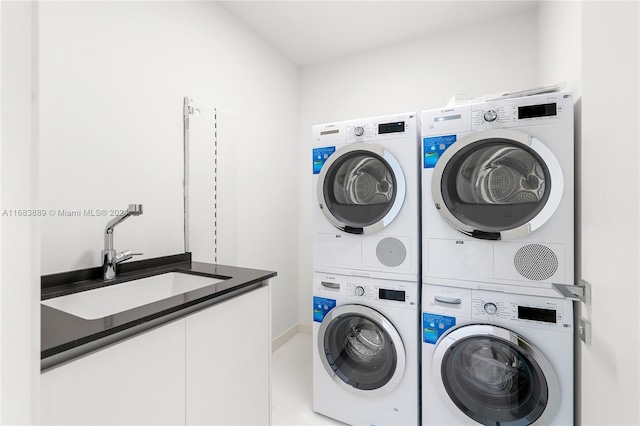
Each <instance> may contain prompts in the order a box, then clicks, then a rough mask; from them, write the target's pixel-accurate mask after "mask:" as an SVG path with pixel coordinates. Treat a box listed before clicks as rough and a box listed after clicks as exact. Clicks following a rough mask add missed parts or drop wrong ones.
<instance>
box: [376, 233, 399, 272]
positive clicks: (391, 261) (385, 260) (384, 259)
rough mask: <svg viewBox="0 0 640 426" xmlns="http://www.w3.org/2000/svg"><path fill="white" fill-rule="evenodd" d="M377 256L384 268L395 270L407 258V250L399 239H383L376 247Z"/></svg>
mask: <svg viewBox="0 0 640 426" xmlns="http://www.w3.org/2000/svg"><path fill="white" fill-rule="evenodd" d="M376 256H377V257H378V260H379V261H380V263H382V264H383V265H384V266H388V267H390V268H395V267H396V266H400V265H402V263H403V262H404V260H405V259H406V258H407V248H406V247H405V246H404V244H403V243H402V241H400V240H399V239H397V238H392V237H388V238H383V239H382V240H380V242H379V243H378V246H377V247H376Z"/></svg>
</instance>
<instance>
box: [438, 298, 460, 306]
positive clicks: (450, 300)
mask: <svg viewBox="0 0 640 426" xmlns="http://www.w3.org/2000/svg"><path fill="white" fill-rule="evenodd" d="M433 300H435V301H436V302H437V303H444V304H446V305H460V304H462V299H460V298H459V297H444V296H435V297H434V298H433Z"/></svg>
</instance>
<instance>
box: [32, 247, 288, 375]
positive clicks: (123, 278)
mask: <svg viewBox="0 0 640 426" xmlns="http://www.w3.org/2000/svg"><path fill="white" fill-rule="evenodd" d="M167 272H182V273H188V274H194V275H200V276H205V277H211V278H217V279H219V280H220V279H221V280H222V281H220V282H216V283H212V284H211V285H209V286H206V287H202V288H199V289H196V290H193V291H189V292H187V293H184V294H180V295H177V296H173V297H169V298H167V299H163V300H159V301H157V302H153V303H149V304H146V305H142V306H139V307H136V308H133V309H129V310H126V311H123V312H119V313H116V314H113V315H109V316H107V317H104V318H99V319H94V320H88V319H84V318H80V317H77V316H75V315H72V314H69V313H66V312H63V311H60V310H57V309H54V308H52V307H49V306H46V305H43V304H41V305H40V309H41V319H40V321H41V368H42V370H46V369H48V368H51V367H53V366H55V365H58V364H60V363H63V362H66V361H69V360H71V359H73V358H76V357H78V356H81V355H84V354H86V353H88V352H91V351H93V350H96V349H99V348H101V347H104V346H107V345H109V344H112V343H114V342H116V341H118V340H122V339H125V338H128V337H130V336H132V335H134V334H137V333H140V332H142V331H145V330H148V329H150V328H152V327H156V326H158V325H161V324H164V323H167V322H169V321H172V320H174V319H177V318H180V317H182V316H185V315H187V314H189V313H191V312H194V311H197V310H199V309H203V308H206V307H208V306H211V305H214V304H216V303H219V302H221V301H223V300H226V299H228V298H231V297H234V296H236V295H239V294H242V293H245V292H248V291H251V290H253V289H255V288H259V287H262V286H263V285H266V283H267V280H269V279H270V278H273V277H275V276H276V273H275V272H272V271H263V270H257V269H249V268H239V267H234V266H225V265H217V264H210V263H202V262H192V261H191V255H190V254H189V253H184V254H180V255H175V256H167V257H163V258H157V259H148V260H142V261H138V262H130V263H127V264H124V263H123V264H121V265H119V270H118V275H117V277H116V279H114V280H113V281H109V282H105V281H103V280H102V279H101V278H100V274H101V268H91V269H85V270H79V271H71V272H65V273H61V274H54V275H47V276H43V277H42V279H41V285H42V300H46V299H51V298H54V297H59V296H63V295H67V294H72V293H76V292H79V291H86V290H93V289H96V288H100V287H105V286H108V285H114V284H122V283H124V282H127V281H131V280H135V279H139V278H146V277H150V276H154V275H158V274H163V273H167ZM216 281H217V280H216Z"/></svg>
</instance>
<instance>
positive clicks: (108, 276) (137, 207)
mask: <svg viewBox="0 0 640 426" xmlns="http://www.w3.org/2000/svg"><path fill="white" fill-rule="evenodd" d="M141 214H142V204H129V208H128V209H127V211H126V212H124V213H122V214H120V215H118V216H116V217H114V218H113V219H111V220H110V221H109V223H107V226H105V228H104V250H102V278H103V279H104V280H112V279H114V278H115V277H116V265H117V264H118V263H120V262H124V261H125V260H129V259H131V258H132V257H133V256H134V255H140V254H142V253H131V250H125V251H122V252H120V253H116V251H115V250H114V249H113V229H114V228H115V227H116V226H117V225H119V224H120V223H122V222H123V221H124V220H125V219H126V218H128V217H129V216H139V215H141Z"/></svg>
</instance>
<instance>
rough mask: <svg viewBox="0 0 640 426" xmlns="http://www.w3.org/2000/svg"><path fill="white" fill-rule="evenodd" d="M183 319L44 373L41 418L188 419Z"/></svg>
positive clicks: (90, 421) (84, 421)
mask: <svg viewBox="0 0 640 426" xmlns="http://www.w3.org/2000/svg"><path fill="white" fill-rule="evenodd" d="M184 324H185V319H184V318H183V319H180V320H177V321H174V322H172V323H169V324H166V325H164V326H162V327H158V328H154V329H152V330H149V331H147V332H144V333H142V334H139V335H136V336H134V337H132V338H129V339H127V340H124V341H121V342H118V343H116V344H113V345H111V346H108V347H106V348H104V349H101V350H99V351H97V352H93V353H90V354H88V355H86V356H83V357H81V358H78V359H75V360H73V361H71V362H68V363H66V364H62V365H60V366H58V367H54V368H52V369H51V370H48V371H45V372H44V373H42V375H41V402H40V404H41V413H40V416H41V419H40V420H41V423H42V424H59V425H74V424H75V425H95V424H102V425H105V424H109V425H133V424H135V425H167V424H171V425H174V424H184V410H185V400H184V380H185V371H184V370H185V369H184V365H185V351H184V347H185V326H184Z"/></svg>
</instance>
